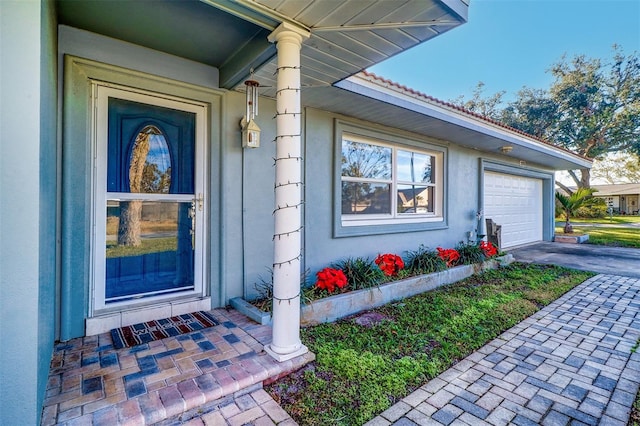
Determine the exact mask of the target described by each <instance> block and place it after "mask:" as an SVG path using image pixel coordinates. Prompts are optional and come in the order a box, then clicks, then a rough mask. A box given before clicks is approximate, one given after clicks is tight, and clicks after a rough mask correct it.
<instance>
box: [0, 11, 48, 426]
mask: <svg viewBox="0 0 640 426" xmlns="http://www.w3.org/2000/svg"><path fill="white" fill-rule="evenodd" d="M54 20H55V18H54V12H53V10H52V4H51V3H50V2H43V3H41V2H0V51H2V62H1V64H0V76H1V77H0V87H2V92H1V95H0V173H1V178H0V215H1V216H0V219H1V220H0V341H1V342H2V344H1V345H0V377H2V379H1V380H0V423H2V424H39V420H40V409H41V406H42V401H43V398H44V391H45V387H46V383H47V375H48V370H49V363H50V361H51V353H52V350H53V338H54V330H55V320H54V315H53V309H54V297H55V296H54V295H55V252H56V250H55V232H56V231H55V230H56V226H55V223H56V219H55V218H56V216H55V214H56V213H55V212H56V201H55V200H56V193H55V174H56V168H55V167H56V156H55V141H56V115H55V102H56V100H55V99H56V98H55V84H53V85H52V84H51V82H52V81H55V48H54V45H55V22H54Z"/></svg>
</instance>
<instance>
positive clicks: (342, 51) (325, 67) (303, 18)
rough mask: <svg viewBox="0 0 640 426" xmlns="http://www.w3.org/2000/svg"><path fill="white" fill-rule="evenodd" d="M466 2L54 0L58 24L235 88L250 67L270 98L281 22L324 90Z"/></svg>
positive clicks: (437, 30)
mask: <svg viewBox="0 0 640 426" xmlns="http://www.w3.org/2000/svg"><path fill="white" fill-rule="evenodd" d="M467 9H468V1H467V0H394V1H389V0H305V1H301V0H200V1H197V0H152V1H130V0H92V1H77V0H57V10H58V19H59V23H60V24H64V25H69V26H72V27H76V28H80V29H83V30H87V31H91V32H95V33H98V34H102V35H106V36H109V37H113V38H116V39H120V40H123V41H127V42H131V43H135V44H137V45H141V46H145V47H149V48H151V49H155V50H159V51H162V52H166V53H170V54H172V55H176V56H180V57H183V58H186V59H190V60H193V61H197V62H201V63H204V64H208V65H211V66H214V67H217V68H219V70H220V86H221V87H224V88H228V89H232V88H236V87H238V86H239V85H240V86H241V87H242V85H241V83H242V82H243V81H244V80H245V79H246V78H247V77H248V75H249V71H250V69H252V68H253V69H255V79H257V80H258V81H260V83H261V85H262V86H263V89H262V90H261V94H262V95H264V96H271V97H273V96H275V85H276V84H275V75H274V74H275V70H276V59H275V54H276V50H275V46H274V45H273V44H271V43H269V42H268V41H267V36H268V34H269V33H270V32H271V31H272V30H273V29H275V28H276V27H277V26H278V25H279V24H280V23H281V22H290V23H293V24H295V25H298V26H300V27H302V28H306V29H308V30H310V32H311V37H310V38H309V39H308V40H306V41H305V42H304V44H303V46H302V51H301V55H302V57H301V60H302V75H301V78H302V85H303V87H316V86H329V85H331V84H333V83H335V82H337V81H339V80H342V79H344V78H346V77H348V76H350V75H352V74H355V73H357V72H359V71H361V70H363V69H365V68H367V67H370V66H372V65H374V64H376V63H378V62H380V61H382V60H384V59H386V58H389V57H391V56H393V55H395V54H397V53H400V52H402V51H404V50H406V49H409V48H410V47H413V46H415V45H417V44H420V43H422V42H424V41H426V40H429V39H431V38H433V37H435V36H437V35H439V34H441V33H443V32H445V31H448V30H450V29H452V28H454V27H456V26H458V25H460V24H463V23H464V22H466V19H467Z"/></svg>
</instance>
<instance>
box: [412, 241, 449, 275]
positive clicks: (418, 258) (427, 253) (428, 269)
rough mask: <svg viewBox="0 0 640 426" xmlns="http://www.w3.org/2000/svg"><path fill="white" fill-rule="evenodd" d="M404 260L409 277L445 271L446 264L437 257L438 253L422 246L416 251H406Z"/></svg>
mask: <svg viewBox="0 0 640 426" xmlns="http://www.w3.org/2000/svg"><path fill="white" fill-rule="evenodd" d="M406 258H407V262H406V268H407V272H408V273H409V275H420V274H430V273H432V272H439V271H444V270H445V269H447V264H446V263H445V261H444V260H442V259H441V258H440V257H439V256H438V253H436V252H435V251H433V250H430V249H428V248H427V247H425V246H423V245H420V247H419V248H418V250H416V251H407V256H406Z"/></svg>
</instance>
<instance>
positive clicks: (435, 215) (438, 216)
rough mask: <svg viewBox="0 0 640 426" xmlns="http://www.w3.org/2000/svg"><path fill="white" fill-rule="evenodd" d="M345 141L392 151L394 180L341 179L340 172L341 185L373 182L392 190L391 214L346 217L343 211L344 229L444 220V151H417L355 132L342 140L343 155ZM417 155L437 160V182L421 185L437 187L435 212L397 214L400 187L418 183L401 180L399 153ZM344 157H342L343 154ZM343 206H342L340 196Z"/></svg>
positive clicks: (392, 174)
mask: <svg viewBox="0 0 640 426" xmlns="http://www.w3.org/2000/svg"><path fill="white" fill-rule="evenodd" d="M345 140H349V141H351V142H356V143H361V144H366V145H372V146H380V147H384V148H389V149H391V178H390V179H370V178H357V177H347V176H342V170H340V185H341V186H342V182H371V183H382V184H389V185H390V187H391V189H390V197H391V200H390V209H391V211H390V213H389V214H370V215H357V214H344V213H342V208H341V217H342V225H343V226H358V225H379V224H395V223H411V222H432V221H441V220H442V214H443V213H442V212H443V209H442V199H443V197H442V192H443V190H442V188H443V186H442V180H443V179H442V178H443V173H442V168H443V167H442V165H443V159H444V154H443V152H438V151H432V150H426V149H422V148H416V147H413V146H407V145H398V144H392V143H389V142H386V141H384V140H380V139H373V138H370V137H363V136H360V135H357V134H354V133H350V132H344V133H343V134H342V138H341V140H340V150H341V152H342V144H343V143H344V141H345ZM399 150H400V151H407V152H414V153H416V154H425V155H429V156H432V157H434V158H435V169H436V170H435V175H434V177H435V183H428V184H426V183H425V184H423V183H418V184H419V185H420V186H425V187H432V188H434V200H433V203H434V210H433V212H429V213H423V214H417V213H416V214H403V213H398V185H406V184H416V183H417V182H405V181H399V180H398V178H397V170H398V160H397V159H398V155H397V152H398V151H399ZM341 155H342V154H341ZM340 201H341V203H340V206H342V197H341V200H340Z"/></svg>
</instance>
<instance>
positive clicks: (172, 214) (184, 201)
mask: <svg viewBox="0 0 640 426" xmlns="http://www.w3.org/2000/svg"><path fill="white" fill-rule="evenodd" d="M107 90H108V89H107ZM125 97H126V96H125ZM133 98H134V99H125V98H120V97H117V96H108V100H106V103H105V102H103V103H102V104H100V105H102V108H103V109H105V110H106V111H104V114H105V115H106V120H105V125H104V127H106V133H107V135H106V138H105V139H106V140H105V142H106V147H105V148H104V149H103V150H102V151H103V153H104V154H103V155H104V157H106V158H105V160H106V161H103V162H102V164H103V165H104V166H103V167H104V170H103V171H102V172H101V174H102V176H103V179H97V180H96V182H97V185H101V186H102V185H104V189H103V191H104V192H103V191H98V193H103V194H104V198H102V199H103V203H104V204H102V209H104V210H103V212H104V213H103V214H104V215H103V214H99V215H97V216H96V218H97V220H96V222H97V225H98V226H97V229H98V231H97V233H99V232H101V231H100V228H103V233H102V235H101V236H100V237H99V238H97V239H96V242H97V243H101V244H102V247H99V246H98V245H97V244H96V247H95V250H96V252H97V253H96V255H97V257H99V259H98V260H97V261H96V262H95V265H96V275H95V278H96V281H97V283H96V284H97V285H96V289H97V291H96V302H95V305H96V308H98V309H100V308H109V307H110V306H120V305H123V304H124V305H127V304H131V303H134V302H136V303H137V302H139V301H141V300H143V301H144V300H148V301H150V302H153V300H156V299H162V300H165V299H167V298H171V297H177V296H182V295H184V294H189V293H194V292H197V291H201V289H202V285H201V282H200V281H201V279H202V278H201V276H202V274H201V272H200V271H201V267H200V266H199V265H200V263H201V262H200V261H199V259H200V257H201V253H200V252H199V251H200V250H199V248H201V247H202V242H201V240H202V236H201V234H200V232H201V229H200V228H201V227H202V217H203V213H202V212H203V209H204V200H203V198H202V193H203V192H202V191H203V190H202V188H201V187H200V185H199V181H202V178H201V176H202V173H201V171H199V170H198V164H199V162H198V159H197V156H198V143H197V139H198V135H197V133H198V132H197V125H198V124H197V120H198V114H197V113H196V112H193V111H190V110H189V109H190V108H189V107H188V106H185V108H184V109H181V108H179V107H180V105H177V106H178V107H174V108H172V107H168V106H165V105H162V104H163V103H165V104H166V103H167V102H162V101H160V100H158V102H157V104H155V102H154V103H146V102H140V100H143V101H151V102H153V101H154V99H153V98H151V97H145V96H137V97H136V96H133ZM169 104H170V105H169V106H174V105H173V104H171V103H169ZM99 174H100V172H99ZM199 191H201V192H199ZM100 198H101V197H100ZM101 220H104V222H103V224H104V226H103V227H102V226H99V225H100V224H99V222H100V221H101Z"/></svg>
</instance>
